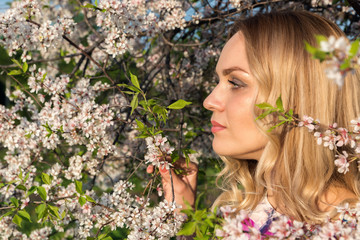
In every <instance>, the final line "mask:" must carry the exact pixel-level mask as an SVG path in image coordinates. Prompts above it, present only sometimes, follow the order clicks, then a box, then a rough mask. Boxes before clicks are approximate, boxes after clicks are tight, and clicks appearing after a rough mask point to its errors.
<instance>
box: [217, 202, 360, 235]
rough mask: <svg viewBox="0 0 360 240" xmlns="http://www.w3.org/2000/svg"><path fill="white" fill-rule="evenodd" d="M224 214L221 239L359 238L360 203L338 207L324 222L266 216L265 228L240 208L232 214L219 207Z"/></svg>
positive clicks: (249, 213) (220, 232) (230, 210)
mask: <svg viewBox="0 0 360 240" xmlns="http://www.w3.org/2000/svg"><path fill="white" fill-rule="evenodd" d="M221 211H222V213H223V215H224V224H223V227H222V229H218V230H217V231H216V235H217V236H218V237H220V238H222V239H224V240H235V239H236V240H239V239H244V240H245V239H246V240H248V239H314V240H320V239H359V237H360V228H359V223H360V203H357V204H356V206H355V207H352V208H350V207H349V204H345V205H343V206H339V207H337V211H338V217H337V218H335V219H330V218H328V219H327V220H326V221H325V222H324V223H323V224H321V225H320V224H315V225H314V224H308V223H305V222H299V221H296V220H292V219H290V218H289V217H286V216H285V215H280V216H276V217H273V218H271V219H269V220H270V221H271V224H270V225H269V227H268V230H267V231H263V229H257V227H256V225H255V223H254V222H253V221H252V220H251V218H250V217H249V215H251V211H246V210H241V211H240V212H239V213H237V214H236V215H235V216H234V215H233V214H229V213H233V212H234V209H231V208H229V207H227V208H224V207H222V208H221Z"/></svg>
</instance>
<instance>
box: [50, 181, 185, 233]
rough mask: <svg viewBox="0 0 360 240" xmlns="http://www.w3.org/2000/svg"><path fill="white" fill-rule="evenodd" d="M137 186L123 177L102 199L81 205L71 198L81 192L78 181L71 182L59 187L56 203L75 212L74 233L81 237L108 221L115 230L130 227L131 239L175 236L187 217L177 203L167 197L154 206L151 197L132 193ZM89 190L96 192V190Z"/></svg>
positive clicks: (62, 209)
mask: <svg viewBox="0 0 360 240" xmlns="http://www.w3.org/2000/svg"><path fill="white" fill-rule="evenodd" d="M134 186H135V185H134V184H132V183H130V182H126V181H119V182H117V183H116V184H115V185H114V188H113V191H112V193H105V194H103V195H102V196H101V197H100V198H99V199H98V200H96V201H94V202H87V203H85V204H84V205H82V206H81V205H80V204H79V202H78V201H77V200H76V199H75V200H74V199H70V198H67V196H69V195H73V194H77V193H76V190H75V186H74V184H71V185H69V186H68V187H67V188H64V187H60V188H59V191H58V194H59V195H58V197H57V198H58V199H61V200H59V201H57V202H56V203H57V205H59V206H61V208H60V212H63V211H65V212H67V213H71V214H72V215H73V216H74V218H75V219H77V224H78V228H77V229H75V232H74V236H77V237H78V238H79V239H86V238H87V237H90V236H91V232H92V230H93V229H99V228H101V227H103V226H105V225H108V226H110V228H111V230H115V229H116V228H125V227H126V228H128V229H129V230H130V233H129V235H128V237H127V238H128V239H139V240H141V239H154V238H155V237H156V239H169V238H170V237H171V236H174V235H175V234H176V232H177V231H178V230H179V228H180V226H181V224H182V222H183V221H184V219H183V216H182V215H180V214H176V213H174V210H175V209H176V207H177V206H176V205H175V203H172V204H169V203H167V202H166V200H164V201H163V202H160V203H159V204H158V205H157V206H156V207H154V208H150V207H149V202H148V201H149V200H148V199H145V198H143V197H139V196H135V195H132V194H130V193H129V191H130V190H132V189H133V188H134ZM86 194H88V195H92V196H94V195H95V194H94V193H93V192H87V193H86ZM79 197H80V196H79ZM95 199H96V198H95ZM68 220H69V219H64V220H62V221H63V222H61V221H59V222H58V223H57V224H58V227H59V228H61V227H62V226H63V225H64V222H65V223H66V221H68Z"/></svg>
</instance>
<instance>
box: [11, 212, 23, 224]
mask: <svg viewBox="0 0 360 240" xmlns="http://www.w3.org/2000/svg"><path fill="white" fill-rule="evenodd" d="M12 221H13V223H15V224H16V225H18V226H19V227H21V222H22V218H21V217H20V216H19V215H17V214H16V215H15V216H14V218H13V220H12Z"/></svg>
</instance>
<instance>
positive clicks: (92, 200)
mask: <svg viewBox="0 0 360 240" xmlns="http://www.w3.org/2000/svg"><path fill="white" fill-rule="evenodd" d="M85 197H86V200H87V201H88V202H92V203H96V202H95V200H94V199H93V198H92V197H90V196H88V195H85Z"/></svg>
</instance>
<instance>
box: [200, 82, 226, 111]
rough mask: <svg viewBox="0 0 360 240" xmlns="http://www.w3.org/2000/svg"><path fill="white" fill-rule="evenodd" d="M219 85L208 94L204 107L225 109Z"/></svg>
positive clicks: (212, 109)
mask: <svg viewBox="0 0 360 240" xmlns="http://www.w3.org/2000/svg"><path fill="white" fill-rule="evenodd" d="M219 90H220V89H219V85H218V86H216V87H215V88H214V90H213V91H212V92H211V93H210V94H209V96H207V97H206V98H205V100H204V102H203V106H204V108H206V109H207V110H210V111H213V112H215V111H223V110H224V106H225V105H224V99H223V98H222V97H221V95H222V94H220V92H219Z"/></svg>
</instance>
